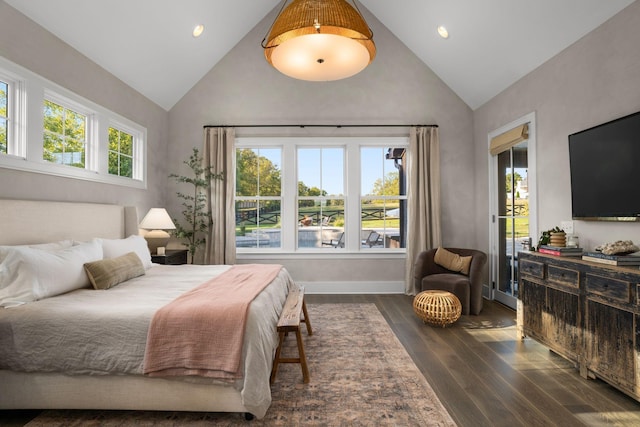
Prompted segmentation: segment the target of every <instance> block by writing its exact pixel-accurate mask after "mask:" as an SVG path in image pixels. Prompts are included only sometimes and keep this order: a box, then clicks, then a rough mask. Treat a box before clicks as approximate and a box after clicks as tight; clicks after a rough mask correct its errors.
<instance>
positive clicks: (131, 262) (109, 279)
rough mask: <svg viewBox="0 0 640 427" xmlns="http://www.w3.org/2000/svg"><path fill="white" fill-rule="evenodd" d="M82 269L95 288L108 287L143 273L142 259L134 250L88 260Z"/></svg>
mask: <svg viewBox="0 0 640 427" xmlns="http://www.w3.org/2000/svg"><path fill="white" fill-rule="evenodd" d="M84 270H85V271H86V272H87V276H89V281H90V282H91V284H92V285H93V287H94V288H95V289H109V288H111V287H113V286H115V285H117V284H119V283H122V282H126V281H127V280H129V279H133V278H134V277H138V276H142V275H143V274H144V273H145V271H144V266H143V265H142V261H140V257H138V255H136V253H135V252H129V253H128V254H125V255H122V256H119V257H117V258H109V259H102V260H100V261H94V262H88V263H86V264H85V265H84Z"/></svg>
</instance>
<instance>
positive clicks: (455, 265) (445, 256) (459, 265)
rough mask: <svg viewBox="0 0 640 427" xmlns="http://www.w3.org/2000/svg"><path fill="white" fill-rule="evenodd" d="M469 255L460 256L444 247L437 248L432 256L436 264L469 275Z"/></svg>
mask: <svg viewBox="0 0 640 427" xmlns="http://www.w3.org/2000/svg"><path fill="white" fill-rule="evenodd" d="M471 258H473V257H471V256H460V255H458V254H454V253H453V252H450V251H448V250H446V249H444V248H438V250H437V251H436V255H435V257H434V258H433V260H434V261H435V263H436V264H438V265H441V266H443V267H444V268H446V269H447V270H451V271H455V272H456V273H462V274H465V275H467V276H468V275H469V267H470V266H471Z"/></svg>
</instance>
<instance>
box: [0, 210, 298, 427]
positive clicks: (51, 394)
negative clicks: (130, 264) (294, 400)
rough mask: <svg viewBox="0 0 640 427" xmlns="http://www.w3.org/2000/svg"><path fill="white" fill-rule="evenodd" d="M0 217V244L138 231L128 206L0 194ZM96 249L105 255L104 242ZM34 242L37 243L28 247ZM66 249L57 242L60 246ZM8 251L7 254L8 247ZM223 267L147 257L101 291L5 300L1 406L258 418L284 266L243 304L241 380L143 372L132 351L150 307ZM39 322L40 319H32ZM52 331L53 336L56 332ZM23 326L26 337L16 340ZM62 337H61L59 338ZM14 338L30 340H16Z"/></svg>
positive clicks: (139, 344) (266, 401)
mask: <svg viewBox="0 0 640 427" xmlns="http://www.w3.org/2000/svg"><path fill="white" fill-rule="evenodd" d="M0 218H2V220H1V221H0V245H2V246H4V247H6V246H8V245H27V246H28V245H36V244H43V243H54V242H56V243H54V244H60V242H74V243H73V244H74V245H75V246H73V247H74V248H75V247H77V245H78V242H83V243H82V244H85V243H84V242H94V240H95V239H96V238H98V239H99V240H98V242H102V244H103V245H106V243H105V242H111V243H109V244H114V245H115V244H116V243H117V245H121V244H124V243H123V242H127V241H128V240H130V239H133V238H132V237H128V236H132V235H137V234H138V219H137V213H136V209H135V208H132V207H125V206H117V205H104V204H91V203H66V202H44V201H23V200H0ZM138 238H139V237H138ZM114 242H115V243H114ZM86 244H88V243H86ZM92 244H93V243H92ZM126 244H127V245H128V244H129V243H126ZM117 245H116V246H117ZM125 246H126V245H125ZM104 248H105V249H104V250H105V252H104V256H105V257H106V255H107V252H106V250H107V249H106V248H107V246H104ZM38 249H42V248H37V249H33V250H38ZM0 250H2V249H0ZM72 250H74V249H66V247H65V249H64V251H62V252H64V253H67V252H68V251H72ZM6 251H7V250H6V248H5V252H6ZM8 251H9V252H6V253H14V252H16V250H15V249H14V248H11V249H9V250H8ZM25 251H32V249H25ZM62 252H60V253H62ZM29 253H32V252H29ZM116 255H117V254H116ZM128 255H130V254H128ZM123 256H124V255H123ZM114 257H115V255H114ZM149 259H150V258H149ZM227 269H229V267H228V266H193V265H184V266H162V265H157V264H154V265H153V266H152V267H151V268H145V273H144V274H142V275H139V276H138V277H134V278H131V279H128V280H126V281H124V282H123V283H120V284H118V285H116V286H114V287H111V288H110V289H107V290H94V289H93V288H82V289H78V290H73V291H71V292H67V293H63V294H61V295H56V296H50V297H45V298H42V299H39V300H37V301H35V302H30V303H27V304H22V305H20V304H13V303H11V302H10V303H7V304H5V305H6V306H10V307H9V308H0V409H55V408H59V409H61V408H66V409H120V410H163V411H206V412H240V413H244V414H251V415H252V416H256V417H258V418H262V417H263V416H264V415H265V413H266V411H267V409H268V407H269V405H270V403H271V394H270V385H269V375H270V371H271V366H272V362H273V355H274V353H275V350H276V347H277V345H278V334H277V332H276V324H277V321H278V317H279V316H280V313H281V311H282V307H283V305H284V303H285V300H286V297H287V293H288V290H289V289H290V288H291V287H292V286H295V284H294V283H293V282H292V280H291V278H290V276H289V274H288V273H287V272H286V270H284V269H281V270H279V272H278V273H277V276H275V278H274V279H273V280H272V281H270V283H269V284H268V285H266V287H265V288H264V289H263V290H261V291H260V292H259V293H258V295H257V296H256V297H255V299H253V301H252V302H251V304H250V306H249V310H248V315H247V323H246V325H247V326H246V333H245V335H244V338H243V339H242V358H241V368H240V369H241V372H242V374H243V375H242V378H236V379H226V380H222V379H211V378H203V377H200V376H193V375H188V376H172V377H163V376H154V377H151V376H148V375H145V374H143V372H142V371H143V369H144V362H143V360H142V359H141V357H144V351H145V350H144V347H145V341H146V336H147V335H146V334H147V331H148V329H149V322H150V321H151V318H153V315H154V312H156V310H158V309H159V308H160V307H163V306H164V305H165V304H167V302H169V301H171V300H172V299H174V298H175V297H176V296H178V295H182V294H183V293H184V292H186V291H188V290H190V289H192V288H194V287H196V286H197V285H199V284H201V283H202V282H203V280H207V278H208V277H213V276H216V275H218V274H222V273H224V272H225V271H226V270H227ZM160 283H163V284H162V285H160ZM94 304H95V305H94ZM11 305H15V306H13V307H11ZM55 313H58V315H55ZM96 314H98V315H97V316H96ZM114 319H115V320H114ZM38 322H40V323H38ZM43 322H44V323H43ZM38 324H40V325H43V324H44V325H46V327H37V326H35V327H34V325H38ZM74 325H75V326H74ZM105 326H106V327H105ZM134 326H135V327H134ZM74 327H77V328H78V329H73V328H74ZM101 328H102V329H101ZM29 331H31V332H29ZM60 331H62V332H63V333H62V334H61V336H57V335H55V334H56V333H57V332H60ZM114 331H115V332H114ZM22 333H25V334H26V336H27V337H26V338H21V335H20V334H22ZM14 334H15V336H14ZM75 335H77V336H79V337H81V338H80V339H79V341H80V342H81V343H82V341H83V340H84V343H85V345H82V344H80V345H79V347H77V348H74V347H73V346H74V345H76V346H78V344H77V342H78V339H77V337H76V339H75V342H76V344H74V340H72V339H71V338H73V336H75ZM92 335H93V336H94V337H99V339H97V338H96V339H95V340H94V339H92V338H91V336H92ZM83 336H85V338H82V337H83ZM3 339H4V340H5V341H4V345H3V344H2V342H3V341H2V340H3ZM64 340H69V341H68V342H69V344H68V345H67V344H64V345H62V346H61V345H60V342H63V343H66V342H67V341H64ZM118 340H120V341H118ZM21 341H22V342H27V343H38V344H37V345H32V344H29V345H23V346H22V347H21V345H20V342H21ZM48 341H56V346H57V347H62V349H63V350H62V352H61V353H60V354H59V356H58V357H51V356H50V357H45V358H44V359H45V360H44V361H43V362H39V363H41V364H40V365H38V364H36V362H34V361H33V360H32V356H33V353H45V354H48V353H47V352H48V351H49V347H47V346H48V345H50V343H48ZM94 341H99V342H100V343H101V344H104V345H106V346H107V347H108V348H114V347H117V346H118V343H120V345H121V346H122V347H128V348H129V349H128V350H129V351H130V352H131V353H132V354H133V355H132V356H130V357H129V356H122V355H120V354H118V355H115V356H113V357H111V358H109V357H107V356H104V355H100V357H98V356H96V354H97V353H100V352H102V351H103V350H100V349H99V348H92V347H94ZM9 347H10V348H11V350H9V349H8V348H9ZM24 347H27V348H24ZM124 350H126V349H124ZM9 351H12V353H11V354H9V353H8V352H9ZM14 351H15V352H14ZM21 351H24V354H23V353H21ZM92 352H93V353H92ZM127 354H129V353H127ZM76 359H78V360H79V362H78V363H82V361H83V360H85V361H86V360H89V362H88V366H83V365H76V364H75V362H74V360H76ZM94 359H98V360H97V361H95V360H94ZM72 362H73V363H72Z"/></svg>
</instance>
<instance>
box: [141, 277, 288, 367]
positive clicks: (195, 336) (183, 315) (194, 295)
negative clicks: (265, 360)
mask: <svg viewBox="0 0 640 427" xmlns="http://www.w3.org/2000/svg"><path fill="white" fill-rule="evenodd" d="M281 269H282V266H280V265H266V264H248V265H235V266H232V267H231V268H230V269H229V270H227V271H225V272H224V273H222V274H220V275H219V276H216V277H214V278H213V279H211V280H210V281H208V282H206V283H203V284H202V285H199V286H198V287H196V288H194V289H192V290H190V291H188V292H186V293H184V294H183V295H181V296H179V297H178V298H176V299H175V300H173V301H172V302H171V303H169V304H167V305H166V306H164V307H162V308H161V309H160V310H158V311H157V312H156V313H155V315H154V316H153V320H152V321H151V325H150V326H149V332H148V334H147V346H146V350H145V355H144V373H145V374H147V375H151V376H178V375H180V376H182V375H199V376H204V377H209V378H218V379H227V380H233V379H237V378H242V372H241V364H240V359H241V357H242V343H243V339H244V332H245V324H246V320H247V316H248V312H249V305H250V304H251V301H253V299H254V298H255V297H256V296H257V295H258V294H259V293H260V292H261V291H262V290H263V289H264V288H265V287H266V286H267V285H268V284H269V283H271V282H272V281H273V279H274V278H275V277H276V276H277V275H278V273H279V272H280V270H281Z"/></svg>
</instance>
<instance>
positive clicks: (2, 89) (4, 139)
mask: <svg viewBox="0 0 640 427" xmlns="http://www.w3.org/2000/svg"><path fill="white" fill-rule="evenodd" d="M8 107H9V83H7V82H4V81H2V80H0V154H7V153H8V141H9V109H8Z"/></svg>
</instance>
